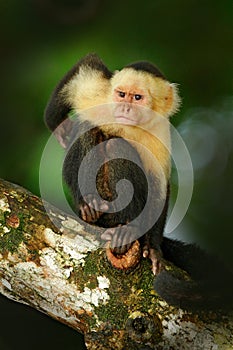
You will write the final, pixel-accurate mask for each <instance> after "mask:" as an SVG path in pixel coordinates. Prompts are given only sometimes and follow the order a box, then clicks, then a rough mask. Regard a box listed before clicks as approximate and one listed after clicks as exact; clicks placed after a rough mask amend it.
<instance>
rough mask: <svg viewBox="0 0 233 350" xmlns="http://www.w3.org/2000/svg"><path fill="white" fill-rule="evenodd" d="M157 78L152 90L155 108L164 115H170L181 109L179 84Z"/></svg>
mask: <svg viewBox="0 0 233 350" xmlns="http://www.w3.org/2000/svg"><path fill="white" fill-rule="evenodd" d="M155 79H156V83H155V84H154V88H153V92H152V96H153V102H154V106H153V109H154V110H155V111H156V112H158V113H159V114H161V115H163V116H164V117H170V116H171V115H173V114H174V113H176V112H177V111H178V110H179V107H180V103H181V99H180V97H179V94H178V88H177V85H176V84H174V83H170V82H168V81H167V80H164V79H160V78H155Z"/></svg>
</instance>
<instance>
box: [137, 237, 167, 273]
mask: <svg viewBox="0 0 233 350" xmlns="http://www.w3.org/2000/svg"><path fill="white" fill-rule="evenodd" d="M142 255H143V257H144V258H149V259H150V260H151V262H152V271H153V274H154V275H158V274H159V273H160V272H161V271H162V270H163V264H162V261H161V259H162V251H161V249H160V247H159V246H158V247H157V248H152V247H151V246H150V245H149V244H148V243H146V244H145V245H144V246H143V248H142Z"/></svg>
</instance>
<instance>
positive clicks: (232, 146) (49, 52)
mask: <svg viewBox="0 0 233 350" xmlns="http://www.w3.org/2000/svg"><path fill="white" fill-rule="evenodd" d="M0 9H1V21H0V33H1V56H0V57H1V65H0V70H1V94H0V99H1V102H0V105H1V115H0V154H1V162H0V177H1V178H4V179H6V180H9V181H12V182H15V183H18V184H20V185H22V186H24V187H26V188H28V189H29V190H31V191H32V192H33V193H35V194H38V195H39V194H40V193H39V164H40V157H41V154H42V152H43V148H44V146H45V143H46V141H47V139H48V137H49V132H48V130H47V129H46V127H45V125H44V123H43V111H44V108H45V105H46V103H47V100H48V98H49V95H50V93H51V91H52V89H53V88H54V86H55V85H56V83H57V82H58V80H59V79H60V78H61V77H62V76H63V75H64V74H65V73H66V71H67V70H68V69H69V68H70V67H71V66H72V65H73V64H74V63H75V62H76V61H77V60H78V59H80V58H81V57H82V56H84V55H85V54H87V53H88V52H96V53H98V54H99V56H100V57H101V58H102V59H103V60H104V62H105V63H106V64H107V65H108V67H109V68H110V69H112V70H115V69H119V68H121V67H122V66H124V65H125V64H127V63H130V62H132V61H136V60H142V59H143V60H149V61H152V62H154V63H156V65H157V66H158V67H159V68H160V69H161V70H162V71H163V72H164V73H165V75H166V76H167V77H168V78H169V80H170V81H172V82H177V83H178V84H179V86H180V94H181V96H182V100H183V104H182V109H181V111H180V112H179V113H178V114H177V115H176V116H175V117H174V118H173V119H172V123H173V125H174V126H176V127H177V129H178V130H179V132H180V133H181V135H182V136H183V138H184V140H185V142H186V144H187V147H188V149H189V151H190V154H191V158H192V161H193V166H194V172H195V184H194V193H193V198H192V202H191V205H190V207H189V210H188V212H187V215H186V217H185V219H184V221H183V222H182V224H181V225H180V226H179V227H178V228H177V230H176V231H175V233H174V235H175V237H179V238H182V239H184V240H186V241H195V242H198V243H199V244H200V245H201V246H203V247H205V248H207V249H209V250H211V251H214V252H217V253H219V255H220V256H221V257H222V259H223V260H224V262H225V263H227V264H228V265H229V266H230V267H232V265H233V253H232V244H233V230H232V217H233V206H232V198H233V185H232V183H233V181H232V177H233V162H232V160H233V137H232V134H233V113H232V110H233V109H232V107H233V97H232V88H233V86H232V82H233V79H232V78H233V74H232V73H233V65H232V63H233V26H232V20H233V7H232V1H230V0H222V1H219V0H199V1H198V0H189V1H186V0H163V1H162V0H148V1H144V2H141V1H138V0H129V1H125V0H118V1H114V2H111V1H107V0H86V1H85V0H76V1H74V0H57V1H55V0H24V1H18V0H8V1H3V0H1V1H0ZM176 186H177V183H176V176H175V175H173V180H172V187H173V188H174V193H175V192H176ZM203 268H204V267H203ZM216 278H217V276H216ZM0 308H1V327H0V348H1V349H2V350H12V349H15V348H18V349H25V350H27V349H31V348H33V349H39V348H41V346H43V348H44V349H51V348H56V349H57V350H59V349H64V348H66V350H73V349H84V345H83V340H82V337H81V336H79V335H78V334H77V333H76V332H74V331H73V330H70V329H68V328H67V327H65V326H63V325H60V324H58V323H57V322H55V321H53V320H51V319H49V318H48V317H46V316H43V315H41V314H39V313H37V312H35V311H33V310H31V309H29V308H27V307H25V306H21V305H17V304H15V303H13V302H11V301H8V300H7V299H5V298H3V297H2V298H0ZM42 344H43V345H42Z"/></svg>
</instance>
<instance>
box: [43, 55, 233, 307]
mask: <svg viewBox="0 0 233 350" xmlns="http://www.w3.org/2000/svg"><path fill="white" fill-rule="evenodd" d="M179 104H180V98H179V96H178V91H177V87H176V85H175V84H172V83H170V82H169V81H168V80H167V79H166V78H165V76H164V75H163V74H162V73H161V72H160V71H159V70H158V69H157V68H156V67H155V66H154V65H153V64H151V63H149V62H144V61H143V62H136V63H132V64H129V65H127V66H126V67H124V68H123V69H122V70H120V71H116V72H114V73H112V72H111V71H109V70H108V68H107V67H106V66H105V65H104V63H103V62H102V61H101V60H100V59H99V57H98V56H97V55H96V54H89V55H87V56H86V57H84V58H83V59H81V60H80V61H79V62H78V63H77V64H76V65H75V66H74V67H73V68H72V69H71V70H70V71H69V72H68V73H67V74H66V75H65V76H64V78H63V79H62V80H61V81H60V82H59V84H58V85H57V87H56V88H55V90H54V92H53V93H52V96H51V98H50V100H49V102H48V105H47V108H46V111H45V122H46V124H47V126H48V127H49V129H50V130H51V131H53V132H54V134H55V136H56V137H57V139H58V141H59V142H60V144H61V145H62V146H63V147H64V148H65V149H66V156H65V160H64V164H63V175H64V180H65V182H66V183H67V185H68V187H69V188H70V190H71V193H72V195H73V199H74V206H75V210H76V212H77V214H78V215H79V217H80V218H81V219H82V220H84V221H85V222H87V223H90V224H92V225H97V226H99V227H102V228H104V232H103V234H102V236H101V238H102V239H103V240H106V241H111V244H110V246H111V250H112V253H113V254H114V255H116V256H118V257H119V256H121V255H124V254H126V253H127V251H128V250H129V249H130V247H131V245H132V242H134V241H135V240H136V239H139V242H140V246H141V249H142V256H143V257H149V258H150V259H151V261H152V269H153V272H154V274H155V275H157V276H156V279H155V289H156V291H157V292H158V293H159V294H160V295H161V296H162V297H163V298H164V299H165V300H167V301H168V302H169V303H171V304H174V305H178V306H180V307H183V308H188V309H198V308H199V309H202V308H206V307H207V308H208V307H210V308H212V307H213V306H215V305H216V306H217V307H222V304H223V298H222V296H223V295H224V298H225V300H229V297H230V295H231V294H232V289H231V291H230V292H229V289H228V288H225V287H226V286H225V285H223V284H224V283H223V281H224V280H222V282H219V281H218V282H216V279H215V278H213V273H212V276H210V275H209V273H210V271H213V262H214V265H216V269H217V270H218V271H220V272H219V273H220V275H221V276H222V275H224V273H222V269H221V267H220V264H219V263H217V262H215V260H214V259H212V258H211V257H210V256H209V255H207V254H206V253H205V252H203V251H201V250H200V249H199V248H197V247H195V246H193V245H184V244H183V243H181V242H177V241H172V240H170V239H167V238H163V230H164V226H165V221H166V215H167V208H168V199H169V177H170V130H169V122H168V119H169V117H170V116H171V115H173V114H174V113H175V112H176V111H177V110H178V108H179ZM105 105H106V109H105V108H103V109H101V108H100V109H95V108H92V107H95V106H105ZM109 106H110V107H109ZM108 108H110V110H111V112H109V109H108ZM71 111H74V112H75V113H76V114H77V120H76V121H75V122H73V121H72V120H71V119H70V118H69V116H68V114H69V112H71ZM96 111H97V112H96ZM106 111H107V112H106ZM158 116H159V117H158ZM80 129H81V132H80ZM82 130H83V132H82ZM85 130H86V131H85ZM78 131H79V133H80V137H78V138H77V139H76V138H75V137H76V136H77V134H78ZM96 146H99V148H98V158H99V161H100V164H101V167H100V169H99V171H98V174H97V176H96V189H97V191H98V194H99V196H100V197H99V196H96V194H95V193H90V188H89V186H86V187H85V186H84V187H83V188H82V189H80V183H79V182H80V181H79V178H78V172H79V167H80V164H81V163H82V161H83V159H84V158H85V157H86V156H87V154H88V153H89V152H90V151H91V150H92V149H93V148H94V147H96ZM118 154H121V157H119V156H118ZM114 155H115V157H114ZM91 166H92V165H91V164H89V166H87V167H86V169H85V170H84V173H83V177H84V178H85V179H87V178H88V176H89V174H90V173H91V171H92V168H91ZM122 179H127V180H129V181H130V183H131V184H132V186H133V195H132V200H131V201H130V203H128V205H126V207H122V208H120V210H113V209H116V208H114V204H113V203H114V201H115V200H116V199H117V197H118V193H117V191H116V186H117V184H118V182H119V181H120V180H122ZM123 190H124V189H123ZM148 198H149V206H147V210H144V214H143V216H142V219H141V220H137V218H138V217H140V213H141V212H143V209H144V208H145V206H146V203H147V202H148ZM145 228H148V229H146V230H145ZM142 232H143V235H142V234H141V233H142ZM141 236H142V237H141ZM162 254H163V255H164V258H165V259H168V260H170V261H172V262H173V263H175V264H176V265H177V266H178V267H180V268H183V269H184V270H186V271H187V272H188V273H190V275H191V278H193V279H194V281H192V280H191V281H184V280H179V279H178V278H177V277H175V276H173V275H172V274H171V273H170V272H168V271H166V270H163V271H161V270H162V269H161V267H162V266H161V263H160V258H161V256H162ZM213 289H214V292H213Z"/></svg>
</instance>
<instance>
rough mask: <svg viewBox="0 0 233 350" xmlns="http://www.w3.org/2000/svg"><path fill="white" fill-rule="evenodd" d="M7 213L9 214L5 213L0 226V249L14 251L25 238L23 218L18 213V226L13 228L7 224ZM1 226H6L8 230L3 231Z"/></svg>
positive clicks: (4, 251)
mask: <svg viewBox="0 0 233 350" xmlns="http://www.w3.org/2000/svg"><path fill="white" fill-rule="evenodd" d="M7 215H9V214H7V213H5V218H4V223H3V225H2V227H1V228H2V235H1V237H0V250H1V252H2V253H6V252H10V253H14V252H15V251H17V249H18V247H19V245H20V243H21V242H23V241H25V240H26V239H25V237H24V231H23V227H24V218H23V215H21V214H18V218H19V226H18V227H17V228H13V227H10V226H9V225H7ZM3 226H4V227H6V228H7V229H8V230H9V232H4V231H3Z"/></svg>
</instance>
